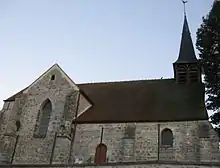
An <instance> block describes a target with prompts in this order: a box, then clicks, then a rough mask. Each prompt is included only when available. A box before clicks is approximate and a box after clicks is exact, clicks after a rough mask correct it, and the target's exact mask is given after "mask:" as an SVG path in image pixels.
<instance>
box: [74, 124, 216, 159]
mask: <svg viewBox="0 0 220 168" xmlns="http://www.w3.org/2000/svg"><path fill="white" fill-rule="evenodd" d="M201 123H203V124H205V125H207V126H208V127H209V130H208V134H209V136H208V137H206V138H199V135H198V133H199V129H200V127H199V125H200V124H201ZM101 127H103V128H104V136H103V143H104V144H105V145H106V146H107V148H108V151H107V158H108V162H122V161H123V162H124V161H151V160H166V161H192V162H206V161H209V162H218V161H219V159H220V157H219V156H220V153H219V147H218V136H217V134H216V133H215V131H214V130H213V128H212V126H211V125H210V123H209V122H208V121H186V122H164V123H120V124H81V125H77V130H76V137H75V141H74V142H75V143H74V148H73V151H74V154H73V157H74V158H73V160H74V159H75V160H76V159H80V160H82V162H83V163H88V159H89V158H92V162H94V156H95V149H96V147H97V145H98V144H99V143H100V133H101ZM127 127H135V129H134V130H135V133H134V137H133V138H128V137H126V128H127ZM165 128H169V129H171V130H172V132H173V147H167V146H162V145H161V144H160V141H161V131H162V130H163V129H165ZM159 132H160V133H159ZM158 139H159V142H158ZM158 144H159V146H158ZM125 146H126V148H125ZM158 151H159V152H158ZM158 156H159V159H158Z"/></svg>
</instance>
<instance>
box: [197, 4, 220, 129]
mask: <svg viewBox="0 0 220 168" xmlns="http://www.w3.org/2000/svg"><path fill="white" fill-rule="evenodd" d="M196 47H197V49H198V50H199V56H200V58H201V65H202V68H203V73H204V83H205V87H206V94H207V96H208V98H207V101H206V107H207V109H208V110H212V111H214V112H215V113H214V114H213V115H212V116H211V117H210V119H211V123H213V124H215V125H218V126H219V127H218V128H219V129H220V1H219V0H216V1H215V3H214V4H213V6H212V9H211V10H210V12H209V13H208V15H207V16H206V17H203V23H202V24H201V26H200V28H199V29H198V31H197V41H196Z"/></svg>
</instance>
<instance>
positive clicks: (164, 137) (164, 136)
mask: <svg viewBox="0 0 220 168" xmlns="http://www.w3.org/2000/svg"><path fill="white" fill-rule="evenodd" d="M161 144H162V145H165V146H170V147H172V146H173V133H172V131H171V130H170V129H168V128H165V129H164V130H163V131H162V133H161Z"/></svg>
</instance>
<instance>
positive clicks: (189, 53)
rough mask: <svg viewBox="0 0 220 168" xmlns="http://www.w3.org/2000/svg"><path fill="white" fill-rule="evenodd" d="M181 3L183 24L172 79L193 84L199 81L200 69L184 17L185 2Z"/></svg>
mask: <svg viewBox="0 0 220 168" xmlns="http://www.w3.org/2000/svg"><path fill="white" fill-rule="evenodd" d="M182 2H183V5H184V22H183V30H182V38H181V44H180V50H179V57H178V59H177V60H176V62H174V63H173V68H174V78H175V79H176V81H177V82H178V83H195V82H200V81H201V68H200V67H199V62H198V60H197V58H196V54H195V50H194V47H193V42H192V38H191V35H190V30H189V25H188V21H187V17H186V8H185V4H186V3H187V1H184V0H182Z"/></svg>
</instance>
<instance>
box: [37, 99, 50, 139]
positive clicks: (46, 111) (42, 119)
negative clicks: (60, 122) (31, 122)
mask: <svg viewBox="0 0 220 168" xmlns="http://www.w3.org/2000/svg"><path fill="white" fill-rule="evenodd" d="M51 112H52V103H51V101H50V100H49V99H47V100H46V101H45V102H44V103H43V104H42V106H41V109H40V111H39V114H38V118H37V123H36V128H35V135H37V136H38V137H45V136H46V134H47V129H48V126H49V121H50V116H51Z"/></svg>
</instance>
